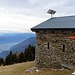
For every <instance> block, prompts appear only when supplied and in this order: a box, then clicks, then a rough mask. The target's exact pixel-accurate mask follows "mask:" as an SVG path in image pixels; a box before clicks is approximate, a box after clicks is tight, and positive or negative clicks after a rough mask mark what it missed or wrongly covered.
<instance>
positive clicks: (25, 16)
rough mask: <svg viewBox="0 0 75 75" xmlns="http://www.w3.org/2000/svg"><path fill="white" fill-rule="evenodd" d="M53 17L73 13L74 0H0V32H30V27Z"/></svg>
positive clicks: (74, 7)
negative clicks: (52, 13) (49, 12)
mask: <svg viewBox="0 0 75 75" xmlns="http://www.w3.org/2000/svg"><path fill="white" fill-rule="evenodd" d="M48 9H54V10H56V11H57V12H56V14H55V15H54V17H58V16H65V15H66V16H68V15H69V16H70V15H75V0H0V32H30V28H31V27H33V26H35V25H37V24H39V23H41V22H43V21H45V20H47V19H49V18H50V15H49V14H48V13H47V11H48Z"/></svg>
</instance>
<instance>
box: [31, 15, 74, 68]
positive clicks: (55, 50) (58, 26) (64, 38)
mask: <svg viewBox="0 0 75 75" xmlns="http://www.w3.org/2000/svg"><path fill="white" fill-rule="evenodd" d="M31 30H32V31H35V32H36V53H35V54H36V57H35V58H36V66H37V67H38V68H50V69H52V68H53V69H60V68H67V69H75V16H65V17H53V18H50V19H48V20H46V21H45V22H43V23H41V24H39V25H37V26H35V27H33V28H31Z"/></svg>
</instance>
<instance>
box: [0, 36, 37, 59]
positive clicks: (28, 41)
mask: <svg viewBox="0 0 75 75" xmlns="http://www.w3.org/2000/svg"><path fill="white" fill-rule="evenodd" d="M29 45H33V46H35V45H36V38H35V37H30V38H28V39H26V40H24V41H23V42H21V43H19V44H17V45H14V46H13V47H11V48H10V49H9V50H8V51H2V52H1V53H0V57H2V58H4V59H5V57H6V56H7V55H8V54H9V52H10V51H12V52H13V53H14V52H16V51H17V52H18V53H20V52H22V51H24V50H25V48H27V47H28V46H29Z"/></svg>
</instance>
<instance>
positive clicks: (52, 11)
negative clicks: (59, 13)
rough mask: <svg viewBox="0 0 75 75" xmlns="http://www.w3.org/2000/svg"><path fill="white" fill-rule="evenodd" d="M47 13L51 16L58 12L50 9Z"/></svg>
mask: <svg viewBox="0 0 75 75" xmlns="http://www.w3.org/2000/svg"><path fill="white" fill-rule="evenodd" d="M47 13H49V14H55V13H56V11H55V10H51V9H49V10H48V12H47Z"/></svg>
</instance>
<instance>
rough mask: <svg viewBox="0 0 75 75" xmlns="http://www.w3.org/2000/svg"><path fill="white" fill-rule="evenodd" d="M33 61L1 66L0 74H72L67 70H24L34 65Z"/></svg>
mask: <svg viewBox="0 0 75 75" xmlns="http://www.w3.org/2000/svg"><path fill="white" fill-rule="evenodd" d="M34 66H35V64H34V62H27V63H19V64H14V65H10V66H1V67H0V75H72V74H71V73H72V72H73V71H68V70H49V69H45V70H40V71H39V72H33V73H29V72H26V70H27V69H28V68H32V67H34Z"/></svg>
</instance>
